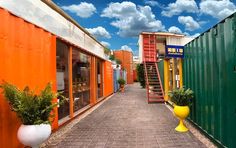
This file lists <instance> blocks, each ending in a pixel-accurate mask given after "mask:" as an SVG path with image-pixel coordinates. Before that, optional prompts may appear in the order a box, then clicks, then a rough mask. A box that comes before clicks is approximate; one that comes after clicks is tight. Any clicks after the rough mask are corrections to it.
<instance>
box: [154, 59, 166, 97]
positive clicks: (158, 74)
mask: <svg viewBox="0 0 236 148" xmlns="http://www.w3.org/2000/svg"><path fill="white" fill-rule="evenodd" d="M155 67H156V71H157V76H158V79H159V82H160V86H161V92H162V95H163V97H164V91H163V87H162V81H161V77H160V73H159V69H158V66H157V63H156V62H155Z"/></svg>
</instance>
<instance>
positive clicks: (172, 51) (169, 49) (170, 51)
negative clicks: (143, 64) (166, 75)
mask: <svg viewBox="0 0 236 148" xmlns="http://www.w3.org/2000/svg"><path fill="white" fill-rule="evenodd" d="M166 57H170V58H183V57H184V46H175V45H166Z"/></svg>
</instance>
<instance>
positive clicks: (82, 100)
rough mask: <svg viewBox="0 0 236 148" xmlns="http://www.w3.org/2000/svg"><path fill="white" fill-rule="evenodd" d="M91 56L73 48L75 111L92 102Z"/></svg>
mask: <svg viewBox="0 0 236 148" xmlns="http://www.w3.org/2000/svg"><path fill="white" fill-rule="evenodd" d="M90 62H91V57H90V56H89V55H87V54H84V53H82V52H80V51H79V50H78V49H76V48H74V49H73V50H72V81H73V83H72V86H73V87H72V89H73V99H74V111H78V110H79V109H81V108H83V107H85V106H87V105H89V104H90Z"/></svg>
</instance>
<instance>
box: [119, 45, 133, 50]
mask: <svg viewBox="0 0 236 148" xmlns="http://www.w3.org/2000/svg"><path fill="white" fill-rule="evenodd" d="M121 49H122V50H127V51H131V52H132V49H131V48H130V47H129V46H127V45H123V46H121Z"/></svg>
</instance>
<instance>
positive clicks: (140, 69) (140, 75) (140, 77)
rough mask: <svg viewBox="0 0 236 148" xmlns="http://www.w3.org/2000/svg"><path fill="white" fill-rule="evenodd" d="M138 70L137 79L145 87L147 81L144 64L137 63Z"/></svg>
mask: <svg viewBox="0 0 236 148" xmlns="http://www.w3.org/2000/svg"><path fill="white" fill-rule="evenodd" d="M136 71H137V77H138V78H137V80H138V81H139V83H140V85H141V86H142V87H143V88H144V87H145V84H146V81H145V75H144V67H143V64H137V66H136Z"/></svg>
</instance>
